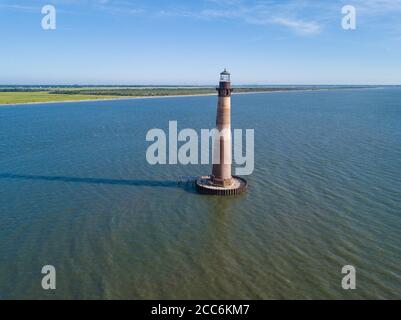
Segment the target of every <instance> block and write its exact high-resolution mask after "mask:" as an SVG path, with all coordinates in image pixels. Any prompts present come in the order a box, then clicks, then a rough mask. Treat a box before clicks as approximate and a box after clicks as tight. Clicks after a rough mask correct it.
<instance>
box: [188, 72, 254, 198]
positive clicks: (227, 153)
mask: <svg viewBox="0 0 401 320" xmlns="http://www.w3.org/2000/svg"><path fill="white" fill-rule="evenodd" d="M216 90H217V92H218V100H217V114H216V129H217V134H215V135H214V137H213V139H214V141H213V153H212V154H213V156H212V158H213V166H212V174H211V175H210V176H202V177H199V178H198V179H197V180H196V189H197V190H198V192H199V193H203V194H210V195H224V196H226V195H236V194H239V193H242V192H243V191H245V190H246V188H247V182H246V180H245V179H243V178H240V177H236V176H232V172H231V164H232V142H231V140H232V139H231V94H232V92H233V89H232V88H231V74H230V73H229V72H228V71H227V70H226V69H224V71H223V72H221V73H220V83H219V86H218V87H217V88H216Z"/></svg>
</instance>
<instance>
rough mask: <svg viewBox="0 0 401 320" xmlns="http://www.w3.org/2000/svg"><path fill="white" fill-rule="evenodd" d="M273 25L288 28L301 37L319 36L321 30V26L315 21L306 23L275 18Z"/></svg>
mask: <svg viewBox="0 0 401 320" xmlns="http://www.w3.org/2000/svg"><path fill="white" fill-rule="evenodd" d="M271 23H274V24H277V25H282V26H284V27H287V28H289V29H291V30H293V31H294V32H295V33H297V34H300V35H312V34H318V33H320V30H321V26H320V25H319V24H318V23H316V22H314V21H311V22H305V21H302V20H292V19H288V18H273V19H272V20H271Z"/></svg>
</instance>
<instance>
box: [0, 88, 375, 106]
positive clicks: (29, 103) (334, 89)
mask: <svg viewBox="0 0 401 320" xmlns="http://www.w3.org/2000/svg"><path fill="white" fill-rule="evenodd" d="M378 88H380V87H358V88H352V87H350V88H344V87H342V88H311V89H299V90H285V89H284V90H274V91H255V92H252V91H250V92H234V93H233V95H245V94H271V93H289V92H291V93H296V92H313V91H316V92H319V91H340V90H341V91H342V90H363V89H378ZM206 96H216V93H200V94H182V95H161V96H136V97H135V96H126V97H115V98H99V99H96V98H95V99H81V100H63V101H43V102H20V103H6V104H0V107H6V106H24V105H38V104H60V103H74V102H77V103H81V102H96V101H119V100H139V99H159V98H160V99H166V98H184V97H206Z"/></svg>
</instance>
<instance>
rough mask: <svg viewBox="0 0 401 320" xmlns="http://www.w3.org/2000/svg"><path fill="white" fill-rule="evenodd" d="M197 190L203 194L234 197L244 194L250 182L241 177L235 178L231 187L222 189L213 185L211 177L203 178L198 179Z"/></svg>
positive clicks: (196, 182)
mask: <svg viewBox="0 0 401 320" xmlns="http://www.w3.org/2000/svg"><path fill="white" fill-rule="evenodd" d="M195 184H196V190H197V191H198V192H199V193H201V194H209V195H218V196H233V195H237V194H240V193H242V192H244V191H245V190H246V189H247V187H248V182H247V181H246V180H245V179H243V178H240V177H236V176H233V183H232V184H231V186H227V187H220V186H216V185H214V184H213V183H212V180H211V177H210V176H202V177H199V178H198V179H196V181H195Z"/></svg>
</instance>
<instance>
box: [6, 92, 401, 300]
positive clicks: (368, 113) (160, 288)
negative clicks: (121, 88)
mask: <svg viewBox="0 0 401 320" xmlns="http://www.w3.org/2000/svg"><path fill="white" fill-rule="evenodd" d="M232 109H233V110H232V116H233V128H244V129H245V128H254V129H255V147H256V151H255V153H256V154H255V171H254V173H253V174H252V175H251V176H249V177H247V179H248V181H249V183H250V188H249V191H248V193H246V194H244V195H242V196H239V197H235V198H219V197H208V196H200V195H198V194H196V193H194V191H193V189H192V187H191V186H190V185H186V184H180V183H179V181H180V177H182V176H195V175H201V174H207V173H209V171H210V167H209V166H201V165H199V166H182V165H166V166H151V165H148V164H147V162H146V158H145V152H146V148H147V146H148V145H149V143H147V142H146V141H145V135H146V132H147V131H148V130H149V129H151V128H163V129H167V128H168V121H169V120H177V121H178V125H179V129H183V128H187V127H189V128H195V129H200V128H212V127H213V126H214V117H215V111H216V97H184V98H169V99H143V100H126V101H101V102H100V101H98V102H85V103H58V104H43V105H32V106H10V107H0V257H1V258H0V298H1V299H15V298H21V299H29V298H40V299H42V298H43V299H46V298H56V299H96V298H100V299H153V298H159V299H166V298H168V299H175V298H180V299H188V298H191V299H203V298H209V299H214V298H218V299H226V298H231V299H247V298H254V299H283V298H286V299H293V298H295V299H309V298H317V299H332V298H337V299H345V298H347V299H365V298H371V299H380V298H400V296H401V236H400V230H401V201H400V199H401V89H399V88H386V89H369V90H349V91H326V92H323V91H322V92H292V93H274V94H250V95H235V96H234V97H233V108H232ZM47 264H51V265H54V266H55V267H56V270H57V289H56V290H55V291H51V292H48V291H44V290H43V289H42V288H41V277H42V275H41V273H40V271H41V268H42V266H44V265H47ZM346 264H351V265H353V266H355V268H356V270H357V290H355V291H344V290H343V289H342V288H341V279H342V276H343V275H342V274H341V268H342V266H344V265H346Z"/></svg>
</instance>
